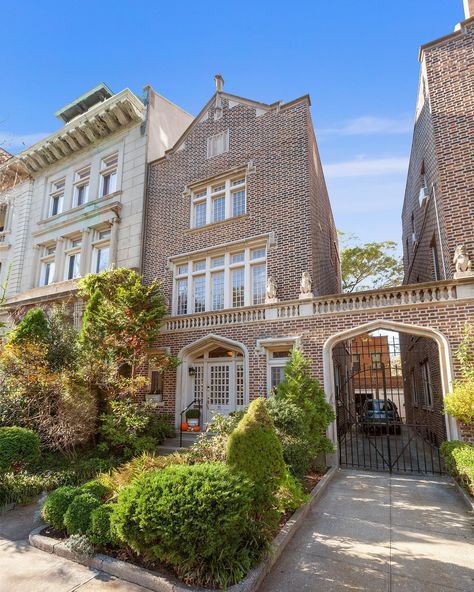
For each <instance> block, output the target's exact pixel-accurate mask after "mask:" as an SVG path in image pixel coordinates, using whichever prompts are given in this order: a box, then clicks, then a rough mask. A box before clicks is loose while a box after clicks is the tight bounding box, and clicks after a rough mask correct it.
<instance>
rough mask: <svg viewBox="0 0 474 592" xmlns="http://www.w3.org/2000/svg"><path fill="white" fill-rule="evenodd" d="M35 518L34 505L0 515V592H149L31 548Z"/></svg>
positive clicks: (36, 509) (35, 524)
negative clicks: (29, 539)
mask: <svg viewBox="0 0 474 592" xmlns="http://www.w3.org/2000/svg"><path fill="white" fill-rule="evenodd" d="M37 517H38V505H37V504H31V505H29V506H20V507H18V508H15V509H14V510H11V511H9V512H6V513H5V514H3V515H0V592H149V590H147V589H145V588H142V587H141V586H136V585H135V584H130V583H129V582H124V581H123V580H119V579H118V578H114V577H112V576H110V575H108V574H106V573H104V572H100V571H97V570H94V569H89V568H87V567H84V566H83V565H79V564H78V563H74V562H73V561H69V560H67V559H63V558H61V557H58V556H56V555H51V554H49V553H45V552H44V551H40V550H39V549H35V548H34V547H31V546H30V544H29V543H28V535H29V534H30V532H31V531H32V530H33V528H35V526H38V524H37Z"/></svg>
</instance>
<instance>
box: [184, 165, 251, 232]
mask: <svg viewBox="0 0 474 592" xmlns="http://www.w3.org/2000/svg"><path fill="white" fill-rule="evenodd" d="M191 199H192V205H191V210H192V214H191V227H192V228H201V227H202V226H206V224H213V223H216V222H222V221H223V220H227V219H229V218H235V217H237V216H242V215H243V214H245V212H246V180H245V176H244V175H242V174H240V175H239V176H235V177H230V178H228V179H225V180H223V181H219V182H218V183H217V184H209V185H205V186H200V187H198V188H197V189H195V190H193V192H192V198H191Z"/></svg>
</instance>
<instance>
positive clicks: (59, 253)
mask: <svg viewBox="0 0 474 592" xmlns="http://www.w3.org/2000/svg"><path fill="white" fill-rule="evenodd" d="M65 246H66V241H65V238H64V236H60V237H59V238H58V239H57V241H56V253H55V255H54V276H53V283H56V282H61V281H62V280H63V279H64V249H65Z"/></svg>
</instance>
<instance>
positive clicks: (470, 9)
mask: <svg viewBox="0 0 474 592" xmlns="http://www.w3.org/2000/svg"><path fill="white" fill-rule="evenodd" d="M464 14H465V15H466V19H469V18H472V17H474V0H464Z"/></svg>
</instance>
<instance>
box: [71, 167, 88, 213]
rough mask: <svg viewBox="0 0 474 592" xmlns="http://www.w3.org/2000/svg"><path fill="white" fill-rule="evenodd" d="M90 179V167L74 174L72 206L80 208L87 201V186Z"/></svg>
mask: <svg viewBox="0 0 474 592" xmlns="http://www.w3.org/2000/svg"><path fill="white" fill-rule="evenodd" d="M90 177H91V168H90V166H88V167H84V168H82V169H81V170H79V171H76V173H75V182H74V205H75V206H82V205H83V204H85V203H87V202H88V201H89V184H90Z"/></svg>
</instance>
